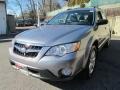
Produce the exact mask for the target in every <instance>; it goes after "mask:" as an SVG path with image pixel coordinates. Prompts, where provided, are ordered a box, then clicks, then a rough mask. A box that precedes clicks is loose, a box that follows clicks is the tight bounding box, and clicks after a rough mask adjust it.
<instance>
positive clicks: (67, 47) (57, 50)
mask: <svg viewBox="0 0 120 90" xmlns="http://www.w3.org/2000/svg"><path fill="white" fill-rule="evenodd" d="M78 50H80V42H78V43H70V44H64V45H58V46H54V47H52V48H51V49H49V50H48V52H47V53H46V55H48V56H53V55H55V56H63V55H65V54H68V53H71V52H76V51H78Z"/></svg>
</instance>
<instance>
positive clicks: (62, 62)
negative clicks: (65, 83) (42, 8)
mask: <svg viewBox="0 0 120 90" xmlns="http://www.w3.org/2000/svg"><path fill="white" fill-rule="evenodd" d="M83 56H84V54H83V52H82V51H79V52H77V53H70V54H66V55H65V56H63V57H58V56H44V57H42V58H41V59H38V57H37V58H32V59H30V58H24V57H22V56H18V55H16V54H14V53H13V52H12V50H10V63H11V65H12V66H13V67H14V68H16V69H18V70H19V71H25V72H26V73H25V74H27V75H31V76H34V77H37V78H41V79H50V80H68V79H71V78H73V77H74V76H75V74H76V73H77V72H78V71H80V70H81V69H82V63H83ZM78 62H79V63H78ZM16 65H20V66H21V67H22V68H18V67H16ZM23 67H24V68H23ZM65 68H70V69H71V74H70V75H69V76H64V75H62V74H61V70H62V69H65Z"/></svg>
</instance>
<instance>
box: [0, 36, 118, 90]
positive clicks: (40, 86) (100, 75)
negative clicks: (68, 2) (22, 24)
mask: <svg viewBox="0 0 120 90" xmlns="http://www.w3.org/2000/svg"><path fill="white" fill-rule="evenodd" d="M1 40H2V39H1ZM10 44H11V43H10V40H4V39H3V40H2V42H0V90H61V89H62V90H120V38H118V37H115V38H113V39H112V40H111V46H110V47H109V48H108V49H105V48H104V49H102V50H101V52H99V57H98V59H97V67H96V69H95V73H94V75H93V78H92V79H90V80H84V79H82V77H81V75H78V76H77V77H76V78H75V79H73V80H71V81H67V82H52V81H42V80H40V79H37V78H34V77H31V76H25V75H24V74H22V73H20V72H18V71H16V70H14V69H13V68H12V67H11V66H10V64H9V60H8V59H9V55H8V47H9V46H10Z"/></svg>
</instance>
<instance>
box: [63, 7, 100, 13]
mask: <svg viewBox="0 0 120 90" xmlns="http://www.w3.org/2000/svg"><path fill="white" fill-rule="evenodd" d="M76 10H90V11H100V10H101V9H100V8H96V7H92V8H74V9H68V10H67V11H65V12H69V11H76Z"/></svg>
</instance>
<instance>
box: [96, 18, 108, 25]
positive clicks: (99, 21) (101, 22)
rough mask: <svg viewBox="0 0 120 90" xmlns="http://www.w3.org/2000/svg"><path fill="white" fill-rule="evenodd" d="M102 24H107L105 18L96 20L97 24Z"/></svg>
mask: <svg viewBox="0 0 120 90" xmlns="http://www.w3.org/2000/svg"><path fill="white" fill-rule="evenodd" d="M104 24H108V20H107V19H103V20H98V21H97V25H104Z"/></svg>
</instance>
